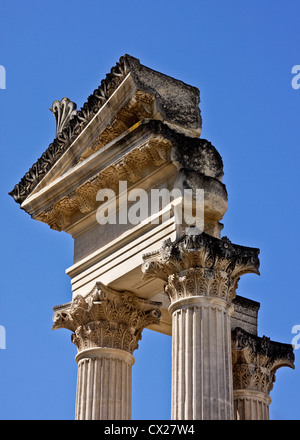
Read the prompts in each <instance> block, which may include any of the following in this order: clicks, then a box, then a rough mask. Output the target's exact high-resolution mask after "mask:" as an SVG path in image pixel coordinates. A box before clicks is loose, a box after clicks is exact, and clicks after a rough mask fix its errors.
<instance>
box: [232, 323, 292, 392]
mask: <svg viewBox="0 0 300 440" xmlns="http://www.w3.org/2000/svg"><path fill="white" fill-rule="evenodd" d="M232 359H233V387H234V389H235V390H240V389H246V390H255V391H260V392H263V393H265V394H269V393H270V391H271V390H272V388H273V383H274V381H275V372H276V370H277V369H278V368H280V367H284V366H288V367H290V368H294V359H295V356H294V353H293V348H292V345H290V344H282V343H279V342H274V341H271V340H270V338H267V337H266V336H263V337H259V336H255V335H251V334H250V333H248V332H246V331H245V330H243V329H241V328H236V329H235V330H233V332H232Z"/></svg>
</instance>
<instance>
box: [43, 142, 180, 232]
mask: <svg viewBox="0 0 300 440" xmlns="http://www.w3.org/2000/svg"><path fill="white" fill-rule="evenodd" d="M171 146H172V144H171V143H170V141H168V140H167V139H164V138H163V137H161V136H152V137H151V138H149V139H148V140H147V141H145V142H143V143H142V144H141V145H139V146H137V147H136V148H134V149H132V150H131V151H130V152H128V153H127V154H125V155H124V156H122V157H121V158H120V159H118V160H117V161H116V162H114V163H113V164H111V165H109V166H108V167H106V168H104V169H103V170H101V171H100V172H99V173H98V174H97V175H95V176H93V177H92V178H91V179H89V180H88V181H86V182H85V183H83V184H82V185H79V186H78V188H77V189H76V192H75V193H74V192H71V193H70V195H69V196H68V197H63V198H62V199H61V200H59V201H58V202H56V203H55V204H54V205H53V207H52V208H51V209H49V210H47V211H43V212H40V213H39V214H38V215H37V216H36V217H35V219H36V220H39V221H42V222H44V223H47V224H49V226H50V227H51V228H52V229H55V230H58V231H61V230H63V229H64V228H65V227H66V226H68V225H69V223H70V218H71V215H73V214H74V213H75V212H78V211H80V212H81V213H84V214H85V213H88V212H90V211H92V210H93V209H94V208H95V205H96V195H97V193H98V191H99V190H100V189H102V188H110V189H113V190H114V191H115V192H116V193H117V192H118V184H119V181H120V180H123V181H127V182H135V181H137V179H138V178H139V177H140V176H141V173H142V170H143V167H144V166H146V165H147V164H150V163H151V164H153V165H154V166H160V165H162V164H163V163H165V162H166V161H167V160H168V156H169V154H170V149H171Z"/></svg>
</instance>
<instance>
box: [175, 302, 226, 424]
mask: <svg viewBox="0 0 300 440" xmlns="http://www.w3.org/2000/svg"><path fill="white" fill-rule="evenodd" d="M171 311H172V329H173V330H172V338H173V340H172V414H171V418H172V419H173V420H187V419H189V420H211V419H219V420H220V419H227V420H228V419H229V420H230V419H232V418H233V396H232V367H231V331H230V316H231V313H232V307H230V306H228V304H227V303H226V302H225V301H223V300H220V299H218V298H207V297H206V298H205V297H190V298H187V299H186V300H181V301H177V302H176V303H174V304H172V306H171Z"/></svg>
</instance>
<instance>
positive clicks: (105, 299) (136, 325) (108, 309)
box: [53, 282, 161, 354]
mask: <svg viewBox="0 0 300 440" xmlns="http://www.w3.org/2000/svg"><path fill="white" fill-rule="evenodd" d="M160 306H161V303H158V302H154V301H148V300H145V299H142V298H138V297H137V296H136V295H134V294H132V293H130V292H127V291H124V292H117V291H115V290H113V289H110V288H109V287H107V286H105V285H104V284H102V283H100V282H97V283H96V285H95V287H94V289H93V290H92V291H91V292H90V294H89V295H87V296H86V297H82V296H79V295H78V296H77V297H75V298H74V300H73V301H72V302H71V303H68V304H65V305H62V306H57V307H55V308H54V316H53V322H54V324H53V329H54V330H55V329H58V328H66V329H69V330H71V331H72V332H73V334H72V342H73V343H74V344H75V345H76V346H77V348H78V351H79V352H81V351H82V350H86V349H90V348H94V347H98V348H99V347H106V348H108V347H110V348H117V349H121V350H125V351H127V352H129V353H131V354H132V353H133V351H134V350H136V349H137V348H138V342H139V340H140V339H141V337H142V330H143V329H144V328H145V327H147V326H149V325H151V324H159V321H160V318H161V311H160Z"/></svg>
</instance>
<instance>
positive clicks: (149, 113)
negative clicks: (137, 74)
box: [79, 90, 155, 162]
mask: <svg viewBox="0 0 300 440" xmlns="http://www.w3.org/2000/svg"><path fill="white" fill-rule="evenodd" d="M154 101H155V97H154V96H153V95H150V94H149V93H146V92H143V91H141V90H137V91H135V92H134V94H133V95H132V97H131V98H130V100H129V102H128V103H127V104H126V105H125V106H124V107H122V108H121V110H120V111H119V112H118V113H117V114H116V116H115V117H114V119H113V121H112V122H111V123H110V124H109V125H108V126H107V127H105V129H104V130H102V132H101V133H100V134H99V135H98V137H97V139H96V140H95V141H93V142H92V144H91V145H90V146H89V148H88V149H87V150H86V151H85V152H84V153H83V154H82V155H81V158H80V160H79V161H80V162H81V161H83V160H84V159H86V158H87V157H89V156H91V155H92V154H94V153H95V152H96V151H98V150H100V149H101V148H103V147H104V146H105V145H107V144H108V143H109V142H111V141H112V140H114V139H116V138H117V137H118V136H120V135H121V134H122V133H124V132H125V131H126V130H128V129H130V128H131V127H133V126H134V125H135V124H137V123H138V122H139V121H141V120H143V119H146V118H151V117H153V112H154Z"/></svg>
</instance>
